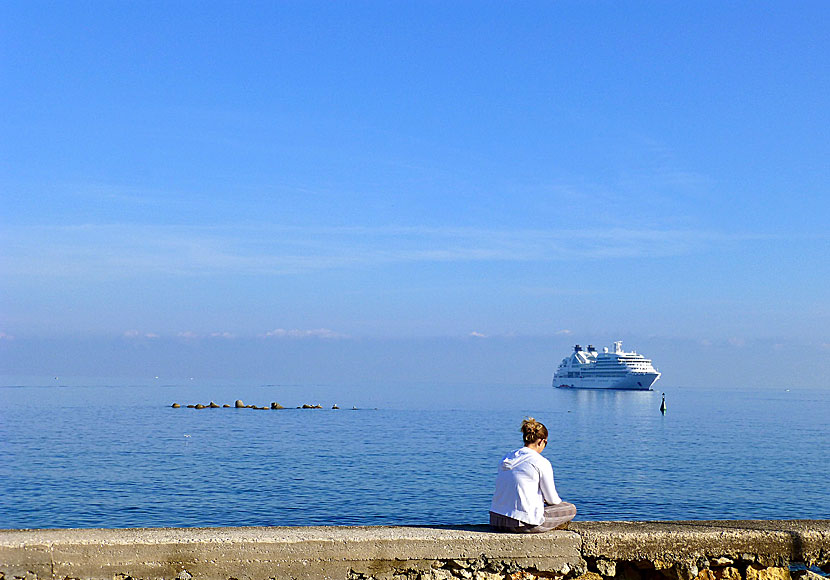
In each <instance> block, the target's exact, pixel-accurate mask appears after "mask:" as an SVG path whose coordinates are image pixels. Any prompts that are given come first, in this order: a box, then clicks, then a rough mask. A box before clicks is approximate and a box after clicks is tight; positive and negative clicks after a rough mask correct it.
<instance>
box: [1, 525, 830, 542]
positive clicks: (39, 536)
mask: <svg viewBox="0 0 830 580" xmlns="http://www.w3.org/2000/svg"><path fill="white" fill-rule="evenodd" d="M733 534H735V535H746V534H749V535H750V536H753V535H755V534H760V535H769V534H772V535H781V534H783V535H786V536H790V537H794V536H805V537H816V538H824V539H825V540H828V541H830V520H712V521H647V522H627V521H617V522H572V523H571V525H570V528H569V529H568V530H567V531H553V532H548V533H546V534H534V535H530V536H522V535H518V536H517V535H512V534H500V533H496V532H493V531H492V530H491V529H490V528H489V526H486V525H470V526H307V527H306V526H297V527H239V528H117V529H103V528H68V529H32V530H0V546H4V547H20V546H26V545H41V546H51V545H56V544H74V545H83V544H95V545H115V544H123V543H140V544H168V543H178V544H183V543H184V544H186V543H233V542H244V543H248V542H261V543H297V542H309V541H311V542H320V541H324V542H364V541H377V540H414V541H423V540H427V541H435V540H445V541H451V540H482V539H484V538H490V539H493V538H502V539H510V538H525V539H528V538H534V539H539V540H542V541H545V542H560V541H562V540H563V539H565V538H571V537H574V536H579V537H581V538H583V539H584V540H588V539H590V540H594V541H598V540H599V539H602V538H608V539H612V538H613V539H614V540H615V541H619V540H620V539H625V538H631V539H637V540H638V541H643V540H645V539H648V538H660V539H661V540H663V539H664V537H665V536H677V537H686V538H688V537H706V536H716V537H719V538H725V537H727V536H729V535H733Z"/></svg>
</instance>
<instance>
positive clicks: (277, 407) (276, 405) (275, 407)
mask: <svg viewBox="0 0 830 580" xmlns="http://www.w3.org/2000/svg"><path fill="white" fill-rule="evenodd" d="M271 408H272V409H284V408H285V407H283V406H282V405H280V404H279V403H271Z"/></svg>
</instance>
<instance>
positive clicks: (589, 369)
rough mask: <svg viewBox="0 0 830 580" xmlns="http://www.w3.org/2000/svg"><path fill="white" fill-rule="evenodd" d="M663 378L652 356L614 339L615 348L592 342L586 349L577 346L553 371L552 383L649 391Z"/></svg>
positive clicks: (580, 386) (579, 386) (566, 385)
mask: <svg viewBox="0 0 830 580" xmlns="http://www.w3.org/2000/svg"><path fill="white" fill-rule="evenodd" d="M659 378H660V373H659V372H658V371H657V369H655V368H654V366H653V365H652V364H651V360H650V359H647V358H645V357H644V356H643V355H641V354H638V353H636V352H634V351H631V352H625V351H624V350H623V349H622V341H620V340H618V341H616V342H615V343H614V347H613V351H612V350H609V348H608V347H605V348H603V349H602V352H597V350H596V349H595V348H594V346H593V345H590V344H589V345H588V348H587V349H583V348H582V347H581V346H580V345H578V344H577V345H576V346H574V351H573V352H572V353H571V355H570V356H569V357H567V358H564V359H562V363H561V364H560V365H559V368H557V369H556V372H555V373H554V375H553V386H554V387H557V388H560V389H564V388H570V389H622V390H632V391H650V390H651V386H652V385H653V384H654V383H655V382H656V381H657V379H659Z"/></svg>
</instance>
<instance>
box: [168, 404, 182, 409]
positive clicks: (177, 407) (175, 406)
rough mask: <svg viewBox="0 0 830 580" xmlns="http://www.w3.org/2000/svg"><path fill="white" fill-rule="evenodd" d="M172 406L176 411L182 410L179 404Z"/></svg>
mask: <svg viewBox="0 0 830 580" xmlns="http://www.w3.org/2000/svg"><path fill="white" fill-rule="evenodd" d="M170 406H171V407H173V408H174V409H180V408H181V405H179V404H178V403H173V404H172V405H170Z"/></svg>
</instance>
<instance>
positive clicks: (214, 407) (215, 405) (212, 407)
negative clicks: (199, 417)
mask: <svg viewBox="0 0 830 580" xmlns="http://www.w3.org/2000/svg"><path fill="white" fill-rule="evenodd" d="M208 407H210V408H211V409H218V408H219V405H217V404H216V403H214V402H213V401H211V402H210V405H208Z"/></svg>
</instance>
